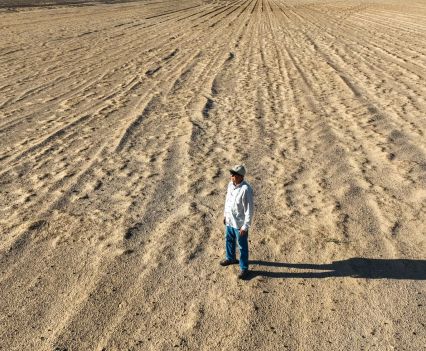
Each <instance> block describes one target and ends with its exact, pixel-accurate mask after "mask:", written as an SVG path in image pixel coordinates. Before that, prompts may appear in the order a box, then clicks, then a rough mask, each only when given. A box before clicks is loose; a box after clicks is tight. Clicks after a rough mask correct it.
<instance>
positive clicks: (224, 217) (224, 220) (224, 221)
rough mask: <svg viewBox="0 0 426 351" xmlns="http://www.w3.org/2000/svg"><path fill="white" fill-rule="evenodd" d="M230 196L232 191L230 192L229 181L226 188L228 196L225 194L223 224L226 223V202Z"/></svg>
mask: <svg viewBox="0 0 426 351" xmlns="http://www.w3.org/2000/svg"><path fill="white" fill-rule="evenodd" d="M229 196H230V192H229V183H228V187H227V189H226V196H225V206H223V224H224V225H226V203H227V202H228V198H229Z"/></svg>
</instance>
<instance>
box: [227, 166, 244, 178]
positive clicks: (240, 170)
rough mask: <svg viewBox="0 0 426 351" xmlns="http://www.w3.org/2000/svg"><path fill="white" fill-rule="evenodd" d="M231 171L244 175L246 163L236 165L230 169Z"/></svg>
mask: <svg viewBox="0 0 426 351" xmlns="http://www.w3.org/2000/svg"><path fill="white" fill-rule="evenodd" d="M229 172H231V173H235V174H238V175H240V176H244V175H245V174H246V168H245V167H244V165H235V166H234V167H232V168H231V169H230V170H229Z"/></svg>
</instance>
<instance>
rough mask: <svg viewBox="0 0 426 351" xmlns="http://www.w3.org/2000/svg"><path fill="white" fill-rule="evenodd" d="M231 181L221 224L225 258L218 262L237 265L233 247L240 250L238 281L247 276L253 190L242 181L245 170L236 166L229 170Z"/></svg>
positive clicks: (224, 264) (241, 166)
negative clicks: (224, 228) (223, 227)
mask: <svg viewBox="0 0 426 351" xmlns="http://www.w3.org/2000/svg"><path fill="white" fill-rule="evenodd" d="M229 172H230V173H231V181H230V182H229V184H228V191H227V193H226V200H225V211H224V219H223V223H224V224H225V226H226V230H225V242H226V258H225V259H224V260H222V261H221V262H220V264H221V265H222V266H229V265H231V264H236V263H238V260H237V259H236V258H235V246H236V243H238V248H239V250H240V261H239V262H240V273H239V274H238V278H239V279H246V278H247V276H248V256H249V249H248V232H249V228H250V225H251V221H252V218H253V189H252V188H251V186H250V184H248V183H247V182H246V181H245V180H244V176H245V174H246V169H245V167H244V166H243V165H236V166H234V167H233V168H232V169H230V170H229Z"/></svg>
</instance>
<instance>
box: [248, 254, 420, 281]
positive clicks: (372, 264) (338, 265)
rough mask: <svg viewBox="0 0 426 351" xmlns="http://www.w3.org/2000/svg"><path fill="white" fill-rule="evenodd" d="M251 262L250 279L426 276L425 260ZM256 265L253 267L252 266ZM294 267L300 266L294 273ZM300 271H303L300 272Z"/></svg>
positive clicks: (366, 259) (401, 277) (352, 259)
mask: <svg viewBox="0 0 426 351" xmlns="http://www.w3.org/2000/svg"><path fill="white" fill-rule="evenodd" d="M249 264H250V265H251V268H250V275H249V277H248V279H252V278H254V277H257V276H262V277H269V278H329V277H353V278H369V279H413V280H425V279H426V260H407V259H394V260H392V259H372V258H360V257H353V258H349V259H347V260H343V261H334V262H333V263H330V264H311V263H281V262H268V261H249ZM257 266H258V267H259V266H261V267H280V268H281V267H282V268H289V269H290V270H285V271H280V272H277V271H275V270H274V271H272V272H271V271H265V270H256V267H257ZM252 268H254V269H252ZM291 269H297V271H296V272H294V271H293V272H292V270H291ZM300 270H304V271H303V272H300Z"/></svg>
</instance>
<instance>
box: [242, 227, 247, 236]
mask: <svg viewBox="0 0 426 351" xmlns="http://www.w3.org/2000/svg"><path fill="white" fill-rule="evenodd" d="M240 235H241V236H245V235H247V230H244V229H242V228H240Z"/></svg>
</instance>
